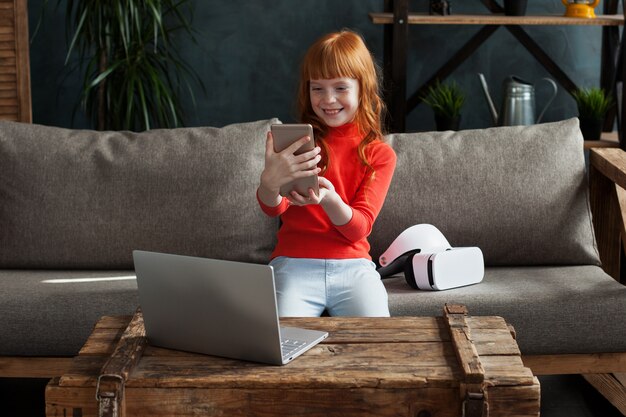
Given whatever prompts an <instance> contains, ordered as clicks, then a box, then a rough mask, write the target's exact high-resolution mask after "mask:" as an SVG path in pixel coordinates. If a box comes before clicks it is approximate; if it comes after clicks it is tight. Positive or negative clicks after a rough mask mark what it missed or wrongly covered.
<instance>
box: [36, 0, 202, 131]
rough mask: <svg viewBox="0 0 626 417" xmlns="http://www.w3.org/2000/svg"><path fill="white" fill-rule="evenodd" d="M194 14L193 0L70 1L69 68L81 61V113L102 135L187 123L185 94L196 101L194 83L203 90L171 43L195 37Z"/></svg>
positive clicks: (68, 20) (79, 63) (79, 68)
mask: <svg viewBox="0 0 626 417" xmlns="http://www.w3.org/2000/svg"><path fill="white" fill-rule="evenodd" d="M46 2H47V0H46ZM60 2H61V0H58V3H59V4H60ZM190 15H191V9H190V4H189V0H150V1H146V0H107V1H97V2H93V1H79V0H68V1H67V3H66V16H67V31H68V34H71V41H70V45H69V51H68V53H67V59H66V65H68V63H69V62H70V58H71V59H76V61H77V63H76V64H74V65H73V68H74V69H75V70H78V71H79V72H80V73H81V76H82V92H81V94H82V97H81V102H80V103H81V107H82V109H83V110H84V111H85V112H86V114H87V115H88V116H89V117H90V118H91V120H92V121H93V123H94V125H95V127H96V128H97V129H98V130H147V129H151V128H155V127H177V126H181V125H182V124H183V122H182V107H181V103H180V101H179V98H178V97H179V94H180V93H181V91H182V90H184V91H185V94H189V95H190V96H191V99H192V101H194V102H195V99H194V97H193V91H194V88H192V86H191V85H190V82H189V81H190V80H193V81H195V82H196V83H198V84H199V85H200V86H201V87H202V89H204V85H203V84H202V82H201V80H200V78H199V77H198V75H197V74H196V73H195V72H194V70H193V68H191V67H190V66H189V65H188V64H187V63H186V62H185V61H184V60H183V59H182V57H181V55H180V53H179V48H177V47H176V45H174V44H173V42H172V41H173V34H174V32H176V31H178V30H181V31H182V32H186V34H188V35H192V32H193V29H192V27H191V25H190V23H189V19H188V17H187V16H190ZM192 39H193V36H192Z"/></svg>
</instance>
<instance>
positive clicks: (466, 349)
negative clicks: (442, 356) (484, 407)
mask: <svg viewBox="0 0 626 417" xmlns="http://www.w3.org/2000/svg"><path fill="white" fill-rule="evenodd" d="M458 307H459V306H450V305H446V307H445V309H444V319H445V320H446V321H447V323H448V327H449V330H450V338H451V339H452V344H453V346H454V349H455V352H456V356H457V359H458V361H459V365H460V367H461V371H462V373H463V381H462V382H464V383H467V384H482V382H483V381H484V379H485V370H484V369H483V367H482V364H481V361H480V357H479V356H478V352H477V351H476V347H475V346H474V344H473V343H472V337H471V334H470V328H469V327H468V325H467V322H466V320H465V316H466V314H467V310H464V309H461V310H459V309H458ZM461 307H462V306H461Z"/></svg>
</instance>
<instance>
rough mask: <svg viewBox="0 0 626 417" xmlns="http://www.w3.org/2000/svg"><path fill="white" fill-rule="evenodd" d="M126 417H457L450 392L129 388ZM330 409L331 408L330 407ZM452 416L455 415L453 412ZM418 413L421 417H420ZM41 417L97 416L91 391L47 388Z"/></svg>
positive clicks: (455, 400) (457, 408)
mask: <svg viewBox="0 0 626 417" xmlns="http://www.w3.org/2000/svg"><path fill="white" fill-rule="evenodd" d="M126 396H127V413H128V414H129V415H136V416H172V415H176V416H198V415H202V416H231V417H243V416H246V417H247V416H249V415H253V414H254V415H286V416H293V415H307V416H309V417H321V416H330V417H336V416H342V417H345V416H357V415H358V416H382V417H385V416H399V415H407V413H408V415H412V416H417V415H425V414H424V413H427V414H428V415H436V416H451V415H460V413H459V411H460V406H461V404H460V399H459V398H458V394H457V393H456V392H454V391H453V390H450V389H441V388H431V387H429V388H425V389H401V390H391V389H369V388H363V389H355V390H339V391H338V390H332V389H317V390H297V389H289V388H284V389H281V390H275V389H256V390H245V389H213V390H198V389H191V388H187V389H168V388H129V389H127V390H126ZM329 404H332V407H329ZM455 411H456V412H455ZM420 412H421V414H420ZM46 415H48V416H71V415H80V416H82V417H91V416H94V417H95V416H97V405H96V402H95V390H94V389H93V388H76V389H74V390H71V391H69V390H67V389H63V388H60V387H58V386H56V385H55V384H54V382H51V383H50V384H49V385H48V387H47V389H46Z"/></svg>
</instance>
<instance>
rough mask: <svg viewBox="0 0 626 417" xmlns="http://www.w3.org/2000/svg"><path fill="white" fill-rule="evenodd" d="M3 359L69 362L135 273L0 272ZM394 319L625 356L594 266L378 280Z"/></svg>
mask: <svg viewBox="0 0 626 417" xmlns="http://www.w3.org/2000/svg"><path fill="white" fill-rule="evenodd" d="M0 282H2V291H0V317H2V320H0V334H1V335H2V337H1V338H0V355H6V356H16V355H20V356H22V355H23V356H57V355H58V356H74V355H76V354H77V353H78V351H79V349H80V348H81V347H82V345H83V343H84V342H85V340H86V339H87V337H88V336H89V334H90V332H91V330H92V329H93V325H94V324H95V323H96V321H97V320H98V319H99V318H100V317H101V316H103V315H130V314H133V313H134V312H135V310H136V308H137V306H138V305H139V300H138V297H137V284H136V281H135V279H134V272H133V271H76V270H74V271H42V270H30V271H29V270H0ZM383 283H384V284H385V286H386V288H387V292H388V294H389V310H390V312H391V315H392V316H441V314H442V311H443V306H444V304H445V303H456V304H465V305H466V306H467V307H468V309H469V312H470V314H472V315H474V316H479V315H497V316H502V317H504V318H505V320H507V322H509V323H511V324H512V325H513V326H514V327H515V330H516V331H517V341H518V343H519V346H520V349H521V351H522V353H523V354H527V355H528V354H563V353H598V352H624V351H626V338H624V337H621V335H624V334H626V321H625V320H614V319H612V317H626V303H624V299H625V298H626V286H623V285H621V284H619V283H617V282H616V281H615V280H614V279H612V278H611V277H609V276H608V275H606V274H605V273H604V272H603V271H602V269H600V268H599V267H596V266H588V265H586V266H569V267H526V268H512V267H495V268H487V269H486V272H485V278H484V280H483V282H481V283H480V284H478V285H473V286H468V287H462V288H455V289H451V290H447V291H416V290H413V289H412V288H410V287H409V286H408V285H407V284H406V282H405V281H404V277H399V278H390V279H385V280H383Z"/></svg>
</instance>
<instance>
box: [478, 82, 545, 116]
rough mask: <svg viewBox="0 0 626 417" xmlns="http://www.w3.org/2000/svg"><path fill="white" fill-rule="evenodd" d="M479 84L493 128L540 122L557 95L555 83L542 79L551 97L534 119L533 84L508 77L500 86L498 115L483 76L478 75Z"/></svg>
mask: <svg viewBox="0 0 626 417" xmlns="http://www.w3.org/2000/svg"><path fill="white" fill-rule="evenodd" d="M478 78H480V83H481V84H482V87H483V92H484V93H485V98H486V99H487V103H488V104H489V110H490V111H491V116H492V117H493V124H494V125H495V126H517V125H532V124H535V123H539V122H541V118H542V117H543V114H544V113H545V112H546V110H547V109H548V106H550V104H551V103H552V101H553V100H554V98H555V97H556V94H557V87H556V83H555V82H554V81H552V80H551V79H550V78H542V79H541V81H544V80H545V81H546V82H548V83H549V84H550V85H551V86H552V89H553V90H554V91H553V93H552V97H550V99H549V100H548V102H547V103H546V105H545V107H544V108H543V110H542V111H541V113H540V114H539V117H537V118H536V119H535V87H534V85H533V84H531V83H529V82H527V81H524V80H522V79H521V78H519V77H516V76H515V75H510V76H508V77H506V78H505V79H504V82H503V84H502V87H503V88H502V91H504V98H503V99H502V107H501V110H500V115H498V112H497V111H496V107H495V106H494V104H493V100H492V99H491V96H490V95H489V88H488V87H487V81H485V76H484V75H483V74H481V73H478Z"/></svg>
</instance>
